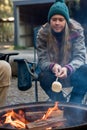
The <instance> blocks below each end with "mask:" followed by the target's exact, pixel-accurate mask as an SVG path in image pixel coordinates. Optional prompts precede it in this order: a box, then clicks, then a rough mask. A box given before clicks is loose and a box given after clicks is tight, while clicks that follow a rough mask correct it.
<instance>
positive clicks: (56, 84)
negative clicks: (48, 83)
mask: <svg viewBox="0 0 87 130" xmlns="http://www.w3.org/2000/svg"><path fill="white" fill-rule="evenodd" d="M52 91H54V92H56V93H59V92H61V91H62V92H63V93H64V94H65V95H67V94H66V92H65V91H64V90H63V89H62V84H61V83H60V82H59V81H58V77H57V78H56V80H55V81H54V82H53V83H52Z"/></svg>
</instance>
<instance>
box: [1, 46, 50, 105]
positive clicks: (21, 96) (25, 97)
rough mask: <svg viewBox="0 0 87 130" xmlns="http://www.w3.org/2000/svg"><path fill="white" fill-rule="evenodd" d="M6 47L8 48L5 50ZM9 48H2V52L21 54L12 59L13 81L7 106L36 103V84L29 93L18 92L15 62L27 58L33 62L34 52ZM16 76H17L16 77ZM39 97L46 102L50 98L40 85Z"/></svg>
mask: <svg viewBox="0 0 87 130" xmlns="http://www.w3.org/2000/svg"><path fill="white" fill-rule="evenodd" d="M5 47H6V48H5ZM8 48H9V46H8V45H7V46H4V47H3V46H0V52H19V55H17V56H11V57H10V64H11V67H12V73H13V76H12V79H11V85H10V87H9V91H8V96H7V102H6V104H5V105H14V104H21V103H29V102H34V101H35V93H34V92H35V86H34V83H33V84H32V87H31V88H30V89H29V90H27V91H20V90H18V87H17V86H18V85H17V80H18V79H17V65H16V64H15V63H14V62H13V60H14V59H15V58H26V59H29V60H30V61H32V60H33V55H32V54H33V53H32V52H33V50H32V49H31V50H15V51H13V50H9V49H8ZM15 75H16V76H15ZM38 96H39V101H46V100H48V96H47V95H46V94H45V92H44V91H43V90H42V89H41V87H40V85H39V83H38Z"/></svg>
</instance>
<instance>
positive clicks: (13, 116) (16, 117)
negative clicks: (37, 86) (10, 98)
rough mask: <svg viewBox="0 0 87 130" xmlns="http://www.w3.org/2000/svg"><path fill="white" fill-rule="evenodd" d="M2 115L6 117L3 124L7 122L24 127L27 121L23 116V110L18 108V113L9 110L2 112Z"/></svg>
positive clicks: (17, 126)
mask: <svg viewBox="0 0 87 130" xmlns="http://www.w3.org/2000/svg"><path fill="white" fill-rule="evenodd" d="M3 117H6V119H5V122H4V123H5V124H7V123H9V124H11V125H12V126H14V127H16V128H26V124H27V123H28V121H27V120H26V119H25V118H24V113H23V111H21V110H19V113H18V114H17V113H16V112H14V111H13V110H11V111H9V112H7V113H6V114H4V115H3Z"/></svg>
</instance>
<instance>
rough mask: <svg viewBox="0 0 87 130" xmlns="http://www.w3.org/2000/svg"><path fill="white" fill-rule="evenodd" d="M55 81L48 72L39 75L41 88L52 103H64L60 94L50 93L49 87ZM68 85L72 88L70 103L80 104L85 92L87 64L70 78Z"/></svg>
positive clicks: (86, 87)
mask: <svg viewBox="0 0 87 130" xmlns="http://www.w3.org/2000/svg"><path fill="white" fill-rule="evenodd" d="M55 79H56V77H55V76H54V74H53V73H52V72H51V71H50V70H49V71H44V72H41V73H40V75H39V81H40V85H41V87H42V88H43V89H44V91H45V92H46V94H47V95H48V96H49V97H50V98H51V99H52V100H53V101H61V102H63V101H66V99H65V98H64V97H63V94H62V92H60V93H56V92H53V91H52V89H51V86H52V83H53V82H54V81H55ZM70 84H71V86H73V90H72V92H71V97H70V102H74V103H81V102H82V99H83V97H84V95H85V93H86V92H87V64H85V65H83V66H81V67H80V68H79V69H77V70H76V71H75V72H74V73H73V74H72V75H71V76H70Z"/></svg>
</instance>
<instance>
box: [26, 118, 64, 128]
mask: <svg viewBox="0 0 87 130" xmlns="http://www.w3.org/2000/svg"><path fill="white" fill-rule="evenodd" d="M65 121H66V119H65V118H59V117H53V118H49V119H46V120H37V121H35V122H31V123H28V124H27V128H28V129H29V130H37V129H38V130H39V129H40V130H45V129H46V128H49V127H54V126H56V127H58V126H59V127H60V126H61V125H62V126H63V122H65Z"/></svg>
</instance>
